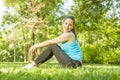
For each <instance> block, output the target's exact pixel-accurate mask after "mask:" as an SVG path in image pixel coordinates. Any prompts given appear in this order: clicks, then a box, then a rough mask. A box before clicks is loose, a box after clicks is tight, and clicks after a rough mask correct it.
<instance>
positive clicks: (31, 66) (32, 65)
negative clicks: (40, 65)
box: [23, 62, 37, 68]
mask: <svg viewBox="0 0 120 80" xmlns="http://www.w3.org/2000/svg"><path fill="white" fill-rule="evenodd" d="M34 67H37V65H36V64H35V63H34V62H32V63H29V64H27V65H26V66H24V67H23V68H34Z"/></svg>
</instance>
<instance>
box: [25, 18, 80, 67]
mask: <svg viewBox="0 0 120 80" xmlns="http://www.w3.org/2000/svg"><path fill="white" fill-rule="evenodd" d="M74 24H75V19H74V17H73V16H68V17H66V18H65V19H64V21H63V25H62V27H63V33H62V34H61V35H60V36H58V37H56V38H54V39H52V40H46V41H44V42H42V43H38V44H35V45H33V46H31V47H30V49H29V52H30V53H31V54H32V53H34V52H35V50H36V49H37V48H39V47H45V46H47V48H46V49H45V50H44V51H43V52H42V53H40V55H39V56H38V57H37V58H36V59H35V60H34V61H32V62H31V63H29V64H28V65H26V66H25V67H24V68H32V67H35V66H37V65H38V64H42V63H44V62H46V61H47V60H49V59H50V58H51V57H52V56H53V55H54V56H55V57H56V59H57V61H58V62H59V64H60V65H62V66H63V67H72V68H76V67H79V66H82V51H81V49H80V46H79V43H78V40H77V35H76V32H75V26H74ZM58 43H61V46H59V45H57V44H58Z"/></svg>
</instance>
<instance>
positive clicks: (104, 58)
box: [0, 0, 120, 80]
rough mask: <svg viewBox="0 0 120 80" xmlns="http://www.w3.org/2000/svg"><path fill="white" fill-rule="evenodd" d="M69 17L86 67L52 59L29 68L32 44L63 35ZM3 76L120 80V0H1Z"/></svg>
mask: <svg viewBox="0 0 120 80" xmlns="http://www.w3.org/2000/svg"><path fill="white" fill-rule="evenodd" d="M1 2H2V3H1ZM68 15H72V16H74V17H75V19H76V24H75V26H76V30H77V36H78V41H79V44H80V46H81V49H82V52H83V66H82V67H81V68H80V67H77V68H75V69H73V68H62V67H61V66H60V65H59V64H58V63H57V61H56V59H55V58H54V57H53V58H52V59H50V60H49V61H48V62H46V63H44V64H41V65H40V66H39V67H38V68H32V69H24V68H23V66H25V65H27V63H28V62H29V54H28V50H29V47H30V46H32V45H33V44H36V43H39V42H42V41H44V40H48V39H52V38H55V37H56V36H58V35H60V34H61V33H62V27H61V24H62V20H63V19H64V18H65V17H66V16H68ZM42 50H44V48H39V49H38V50H37V51H36V57H37V56H38V55H39V54H40V52H41V51H42ZM0 80H120V0H0Z"/></svg>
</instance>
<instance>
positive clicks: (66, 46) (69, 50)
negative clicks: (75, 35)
mask: <svg viewBox="0 0 120 80" xmlns="http://www.w3.org/2000/svg"><path fill="white" fill-rule="evenodd" d="M61 48H62V50H63V51H64V52H65V53H66V54H67V55H68V56H69V57H71V58H72V59H74V60H82V59H83V56H82V51H81V49H80V46H79V44H78V41H77V40H74V42H71V43H67V42H62V45H61Z"/></svg>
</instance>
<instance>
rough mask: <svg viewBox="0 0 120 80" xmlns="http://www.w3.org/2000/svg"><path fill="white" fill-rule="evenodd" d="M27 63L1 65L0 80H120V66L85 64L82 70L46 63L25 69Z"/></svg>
mask: <svg viewBox="0 0 120 80" xmlns="http://www.w3.org/2000/svg"><path fill="white" fill-rule="evenodd" d="M25 65H26V63H2V62H1V63H0V80H120V66H119V65H117V66H115V65H102V64H83V67H82V68H76V69H73V68H61V67H60V66H59V65H58V64H57V63H45V64H42V65H40V66H39V67H38V68H32V69H23V68H22V67H23V66H25Z"/></svg>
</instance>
